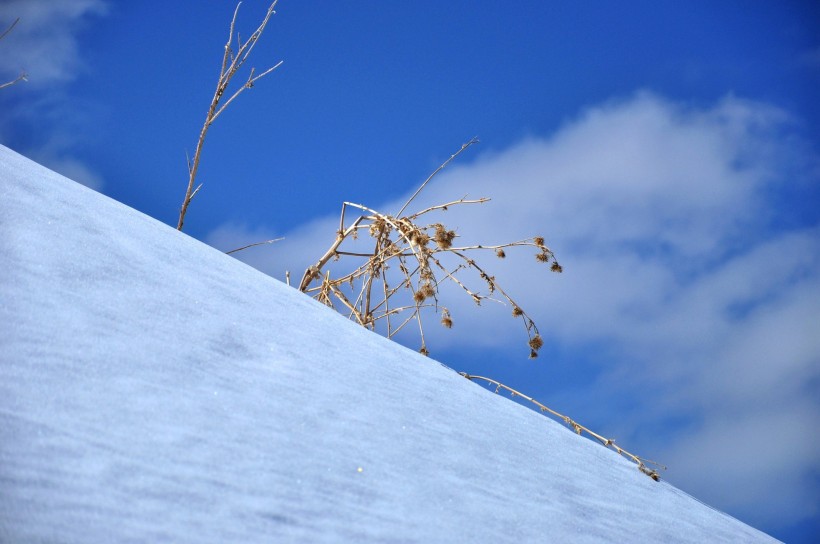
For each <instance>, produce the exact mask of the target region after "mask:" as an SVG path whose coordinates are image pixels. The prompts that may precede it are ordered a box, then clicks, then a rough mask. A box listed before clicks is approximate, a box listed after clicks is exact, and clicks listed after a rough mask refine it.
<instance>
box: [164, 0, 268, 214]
mask: <svg viewBox="0 0 820 544" xmlns="http://www.w3.org/2000/svg"><path fill="white" fill-rule="evenodd" d="M278 1H279V0H274V1H273V2H272V3H271V5H270V7H268V11H267V12H266V13H265V17H264V18H263V19H262V22H261V23H260V25H259V27H258V28H257V29H256V31H254V33H253V34H251V37H250V38H248V39H247V40H245V41H244V42H243V41H242V39H241V38H240V37H239V34H238V33H236V41H237V44H236V45H237V51H236V53H235V54H234V51H233V49H232V47H233V42H234V35H235V33H234V28H235V26H236V17H237V15H238V14H239V6H241V5H242V2H239V3H238V4H237V5H236V9H235V10H234V12H233V18H232V19H231V27H230V31H229V32H228V42H227V43H226V44H225V52H224V54H223V55H222V67H221V68H220V71H219V79H218V80H217V82H216V90H215V91H214V97H213V98H212V99H211V104H210V106H209V107H208V113H207V115H206V116H205V123H204V124H203V125H202V130H201V131H200V133H199V140H197V144H196V150H195V151H194V158H193V160H192V161H191V160H189V161H188V187H187V188H186V190H185V198H184V200H183V201H182V207H181V208H180V210H179V221H178V222H177V230H182V226H183V224H184V223H185V214H186V213H187V211H188V206H189V205H190V204H191V201H192V200H193V198H194V196H196V193H197V192H198V191H199V189H200V188H201V187H202V185H201V184H200V185H199V187H197V188H196V190H194V180H195V179H196V174H197V171H198V170H199V161H200V158H201V156H202V147H203V145H204V144H205V136H206V134H207V133H208V129H209V128H210V127H211V125H212V124H213V122H214V121H216V119H217V117H219V116H220V115H221V114H222V112H223V111H225V108H227V107H228V105H229V104H230V103H231V102H233V101H234V99H236V97H238V96H239V95H240V94H241V93H242V92H243V91H244V90H246V89H250V88H251V87H253V84H254V83H255V82H256V81H258V80H259V79H260V78H262V77H264V76H266V75H268V74H269V73H271V72H272V71H273V70H275V69H276V68H278V67H279V66H281V65H282V61H279V62H278V63H276V64H275V65H274V66H272V67H270V68H268V69H267V70H265V71H264V72H262V73H261V74H259V75H256V76H255V75H254V69H253V68H251V71H250V75H249V76H248V79H247V81H246V82H245V83H244V84H243V85H242V86H241V87H240V88H239V89H237V90H236V92H234V93H233V95H231V97H230V98H228V100H227V101H225V102H224V103H222V104H221V105H220V102H221V100H222V98H223V96H224V95H225V91H227V89H228V85H229V84H230V82H231V79H233V77H234V75H236V72H237V71H238V70H239V69H240V68H241V67H242V65H243V64H244V63H245V61H246V60H248V57H249V56H250V54H251V51H253V48H254V46H255V45H256V42H258V41H259V38H260V37H261V36H262V32H264V31H265V27H266V26H267V24H268V20H269V19H270V17H271V15H273V14H274V13H275V12H274V8H275V7H276V4H277V3H278Z"/></svg>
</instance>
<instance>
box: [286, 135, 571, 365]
mask: <svg viewBox="0 0 820 544" xmlns="http://www.w3.org/2000/svg"><path fill="white" fill-rule="evenodd" d="M476 142H478V140H477V139H475V138H474V139H472V140H470V141H469V142H467V143H466V144H464V145H462V146H461V149H459V150H458V151H457V152H456V153H454V154H453V155H452V156H451V157H450V158H449V159H447V160H446V161H445V162H444V163H443V164H442V165H441V166H439V167H438V168H437V169H436V170H435V171H434V172H433V173H432V174H430V176H429V177H428V178H427V179H426V180H425V181H424V182H423V183H422V184H421V186H420V187H419V188H418V190H417V191H416V192H415V193H414V194H413V195H412V196H411V197H410V198H409V200H407V202H406V203H405V204H404V205H403V206H402V207H401V209H400V210H399V211H398V213H396V214H392V215H391V214H385V213H381V212H378V211H376V210H373V209H371V208H368V207H366V206H363V205H361V204H354V203H352V202H345V203H343V205H342V212H341V217H340V220H339V230H338V231H337V232H336V239H335V241H334V242H333V244H332V245H331V246H330V248H329V249H328V250H327V251H326V252H325V253H324V255H322V256H321V258H320V259H319V260H318V261H317V262H316V264H314V265H313V266H311V267H309V268H308V269H307V270H306V271H305V273H304V275H303V276H302V280H301V282H300V283H299V290H300V291H302V292H304V293H307V294H310V295H312V296H313V297H314V298H316V299H317V300H319V301H320V302H323V303H324V304H326V305H328V306H331V307H336V306H335V305H338V306H340V307H341V308H340V309H342V311H346V312H347V313H348V315H349V317H350V318H351V319H354V320H356V321H357V322H358V323H359V324H360V325H362V326H364V327H367V328H369V329H371V330H375V329H376V326H377V324H380V323H384V329H385V332H386V336H387V337H388V338H391V337H393V336H394V335H396V334H397V333H398V332H399V331H401V330H402V329H403V328H404V327H406V326H407V325H408V324H410V323H412V322H415V323H416V324H417V326H418V330H419V335H420V337H421V347H420V351H421V353H423V354H425V355H427V354H428V350H427V345H426V342H425V338H424V327H423V324H422V310H424V309H433V310H439V309H441V313H442V318H441V323H442V325H443V326H445V327H447V328H450V327H452V325H453V319H452V316H451V313H450V311H449V310H448V309H447V308H444V307H440V306H439V287H440V286H441V285H442V284H443V283H444V282H447V281H449V282H452V283H453V284H455V285H457V286H458V287H459V288H460V289H461V290H463V291H464V292H465V293H466V294H467V295H468V296H470V297H471V298H472V300H473V301H474V302H475V303H476V304H478V305H480V304H481V302H482V301H484V300H494V301H496V302H502V303H503V302H504V301H506V303H508V304H509V305H510V307H511V308H512V315H513V316H514V317H517V318H520V319H521V320H522V321H523V324H524V327H525V329H526V332H527V336H528V344H529V348H530V357H531V358H534V357H537V356H538V350H539V349H540V348H541V346H542V345H543V340H542V339H541V335H540V334H539V332H538V328H537V327H536V325H535V322H534V321H533V320H532V319H531V318H530V317H529V316H528V315H527V314H526V312H524V310H523V309H522V307H521V305H520V304H518V303H517V302H515V301H514V300H513V299H512V298H511V297H510V296H509V295H508V294H507V293H506V292H505V291H504V289H502V288H501V286H500V285H499V284H498V283H497V282H496V279H495V277H494V276H491V275H490V274H489V273H488V272H487V271H486V270H485V269H484V268H483V267H482V266H480V265H479V264H478V263H477V262H476V261H475V260H474V259H473V258H472V257H471V256H470V255H471V254H473V253H475V252H480V251H490V252H493V253H494V254H495V255H496V256H497V257H499V258H503V257H504V256H505V253H504V250H505V249H508V248H511V247H524V246H531V247H534V248H536V250H537V253H536V258H537V260H538V261H540V262H543V263H551V270H552V271H554V272H560V271H561V266H560V265H559V264H558V262H557V261H556V260H555V255H553V253H552V251H551V250H550V249H549V248H548V247H547V246H546V245H545V243H544V239H543V238H542V237H540V236H538V237H534V238H527V239H524V240H518V241H515V242H508V243H504V244H498V245H467V246H457V245H454V241H455V239H456V238H457V237H458V236H457V234H456V232H455V231H453V230H448V229H447V227H445V226H444V225H443V224H442V223H439V222H432V223H424V222H423V221H424V220H426V218H427V216H428V214H430V213H433V212H442V211H446V210H447V209H448V208H449V207H451V206H456V205H461V204H483V203H485V202H487V201H489V199H488V198H478V199H473V200H468V199H467V197H466V196H465V197H463V198H461V199H459V200H454V201H452V202H447V203H445V204H439V205H436V206H430V207H428V208H425V209H423V210H421V211H418V212H415V213H410V214H407V215H402V214H403V213H404V212H405V210H406V209H407V208H408V206H409V205H410V204H411V203H412V202H413V200H414V199H415V198H416V197H417V196H418V195H419V193H421V191H422V190H423V189H424V188H425V187H426V186H427V184H428V183H429V182H430V180H431V179H433V177H434V176H435V175H436V174H437V173H439V172H440V171H441V170H443V169H444V168H445V167H446V166H447V165H448V164H450V162H452V161H453V160H454V159H455V158H456V157H457V156H459V155H460V154H461V153H462V152H464V150H466V149H467V148H468V147H470V146H471V145H473V144H474V143H476ZM348 209H355V210H357V213H360V214H361V215H359V216H358V217H356V219H354V220H353V222H352V223H350V224H346V222H345V216H346V214H347V213H348ZM361 232H364V233H366V234H367V235H369V236H370V238H372V241H373V243H374V245H373V246H372V247H373V249H372V250H369V251H365V252H361V251H358V252H357V251H350V250H343V249H342V247H341V246H342V244H343V243H345V242H350V243H352V242H353V241H354V240H356V239H357V238H358V236H359V234H360V233H361ZM445 256H446V257H447V259H448V261H445V260H444V257H445ZM342 257H346V258H353V259H360V261H358V262H360V264H359V265H358V266H356V267H355V268H354V269H353V270H352V271H349V272H347V273H343V274H341V275H339V276H336V277H333V276H332V275H331V273H330V272H328V271H326V270H325V266H326V265H327V263H328V262H330V261H331V260H339V259H340V258H342ZM452 261H454V262H455V264H454V265H451V264H449V263H450V262H452ZM394 266H395V268H398V271H399V273H397V274H396V273H393V274H392V275H389V274H388V271H389V270H391V269H392V268H393V267H394ZM464 271H471V272H474V273H476V274H478V276H479V277H480V278H481V280H483V282H484V284H485V286H486V288H487V293H486V294H485V293H482V292H479V291H477V290H473V289H471V288H470V287H468V286H467V285H466V284H465V283H464V282H463V281H462V280H461V279H460V273H462V272H464ZM394 279H395V280H397V281H396V282H395V283H394V282H393V281H392V280H394ZM494 297H499V298H500V299H503V300H498V299H497V298H494ZM397 300H398V301H399V302H396V301H397ZM400 314H404V315H400Z"/></svg>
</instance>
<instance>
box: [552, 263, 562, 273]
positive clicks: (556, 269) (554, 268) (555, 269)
mask: <svg viewBox="0 0 820 544" xmlns="http://www.w3.org/2000/svg"><path fill="white" fill-rule="evenodd" d="M550 270H552V271H553V272H557V273H559V274H560V273H561V272H563V271H564V268H563V267H562V266H561V265H560V264H558V262H557V261H553V262H552V266H551V267H550Z"/></svg>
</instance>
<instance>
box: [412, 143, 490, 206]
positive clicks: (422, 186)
mask: <svg viewBox="0 0 820 544" xmlns="http://www.w3.org/2000/svg"><path fill="white" fill-rule="evenodd" d="M477 143H478V138H473V139H471V140H470V141H469V142H467V143H465V144H463V145H462V146H461V149H459V150H458V151H456V152H455V153H453V154H452V155H450V158H449V159H447V160H446V161H444V162H443V163H442V164H441V166H439V167H438V168H436V169H435V170H433V173H432V174H430V175H429V176H428V177H427V179H426V180H424V183H422V184H421V186H420V187H419V188H418V189H416V192H415V193H413V196H411V197H410V198H409V199H408V200H407V202H405V203H404V206H402V207H401V209H400V210H399V211H398V213H397V214H396V215H397V216H400V215H401V214H402V212H403V211H404V210H405V209H407V206H409V205H410V203H411V202H413V200H414V199H415V198H416V197H417V196H419V193H420V192H421V191H422V190H423V189H424V187H425V186H427V184H428V183H430V180H431V179H433V178H434V177H435V176H436V174H438V173H439V172H441V171H442V170H444V169H445V168H446V167H447V165H448V164H450V163H451V162H453V161H454V160H455V158H456V157H458V156H459V155H461V154H462V153H463V152H464V150H465V149H467V148H468V147H470V146H471V145H473V144H477Z"/></svg>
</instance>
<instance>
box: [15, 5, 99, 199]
mask: <svg viewBox="0 0 820 544" xmlns="http://www.w3.org/2000/svg"><path fill="white" fill-rule="evenodd" d="M106 12H107V5H106V3H105V2H104V1H103V0H61V1H51V0H10V1H6V2H3V3H2V4H0V26H1V27H2V29H3V30H5V29H6V28H8V26H9V25H10V24H12V23H13V22H14V21H15V20H17V19H18V18H19V22H18V23H17V24H16V26H15V27H14V28H13V29H12V30H11V31H10V32H9V33H8V34H7V35H6V37H5V38H4V39H3V40H0V81H8V80H11V79H14V78H15V77H17V75H18V74H20V73H21V72H25V73H26V74H27V75H28V80H27V82H25V83H20V84H18V85H16V86H15V87H12V88H7V89H4V90H3V91H2V92H3V94H2V95H0V100H3V101H4V102H5V101H8V103H13V104H14V107H13V108H12V107H6V108H5V109H6V110H7V115H4V116H3V118H2V119H0V142H2V143H3V144H5V145H8V146H10V147H13V148H14V149H16V150H17V151H19V152H20V153H23V154H25V155H27V156H28V157H30V158H32V159H34V160H36V161H38V162H40V163H42V164H44V165H46V166H48V167H49V168H51V169H53V170H55V171H57V172H59V173H61V174H63V175H65V176H67V177H69V178H71V179H73V180H75V181H77V182H80V183H82V184H84V185H87V186H88V187H91V188H93V189H96V190H100V189H101V188H102V187H103V185H104V183H103V179H102V177H101V176H100V175H99V174H97V173H96V172H94V170H93V169H92V168H90V167H88V166H87V165H86V164H84V163H83V162H82V161H81V160H79V159H78V158H77V157H76V153H75V152H74V151H75V149H76V148H77V147H78V144H79V143H81V142H80V140H81V138H80V137H78V134H83V132H84V131H83V130H76V127H77V126H82V125H83V123H84V120H83V118H84V115H85V114H84V112H83V108H82V107H80V106H78V104H77V101H76V100H72V99H71V97H70V96H69V94H68V91H67V88H68V86H67V85H66V84H67V83H69V82H71V81H73V80H74V79H76V78H77V77H79V76H80V75H81V74H82V73H83V71H84V70H85V69H86V67H85V65H84V64H83V61H82V56H81V54H80V50H79V45H78V40H77V36H78V34H79V32H80V31H81V30H82V29H83V28H85V27H86V26H87V24H88V23H89V22H90V21H91V20H93V17H94V16H101V15H104V14H105V13H106ZM22 135H26V136H22Z"/></svg>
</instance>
